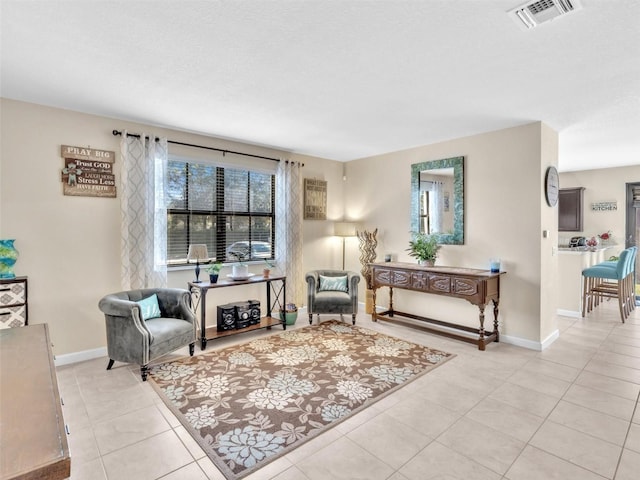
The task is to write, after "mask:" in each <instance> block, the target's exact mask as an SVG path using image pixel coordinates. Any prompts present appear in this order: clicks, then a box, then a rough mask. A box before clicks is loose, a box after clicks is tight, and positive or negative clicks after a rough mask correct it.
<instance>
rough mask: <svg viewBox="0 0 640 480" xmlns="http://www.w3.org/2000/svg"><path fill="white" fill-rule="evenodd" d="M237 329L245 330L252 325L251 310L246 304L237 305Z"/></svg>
mask: <svg viewBox="0 0 640 480" xmlns="http://www.w3.org/2000/svg"><path fill="white" fill-rule="evenodd" d="M235 307H236V328H245V327H248V326H249V325H251V309H250V308H249V304H248V303H246V302H243V303H236V304H235Z"/></svg>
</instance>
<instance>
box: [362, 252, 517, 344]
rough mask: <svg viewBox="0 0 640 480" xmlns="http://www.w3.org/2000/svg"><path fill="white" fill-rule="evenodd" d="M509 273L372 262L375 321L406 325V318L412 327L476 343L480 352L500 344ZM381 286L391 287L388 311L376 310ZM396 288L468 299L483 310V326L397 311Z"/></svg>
mask: <svg viewBox="0 0 640 480" xmlns="http://www.w3.org/2000/svg"><path fill="white" fill-rule="evenodd" d="M505 273H506V272H498V273H492V272H490V271H489V270H478V269H475V268H459V267H425V266H422V265H417V264H414V263H402V262H385V263H372V264H371V275H372V284H373V288H372V290H373V313H372V315H371V317H372V320H373V321H374V322H375V321H378V320H387V321H396V322H402V321H403V318H404V319H409V320H408V321H405V323H407V324H408V325H410V326H417V327H419V328H422V329H426V330H429V331H431V332H433V333H437V334H440V335H445V336H449V337H452V338H456V339H458V340H463V341H466V342H471V343H475V344H477V345H478V348H479V349H480V350H484V349H485V345H486V344H487V343H490V342H493V341H495V342H497V341H499V333H498V303H499V301H500V276H501V275H504V274H505ZM380 287H389V309H388V310H386V311H384V312H378V311H377V310H376V290H377V289H378V288H380ZM394 288H401V289H404V290H413V291H416V292H422V293H431V294H435V295H445V296H447V297H454V298H460V299H463V300H467V301H468V302H470V303H472V304H473V305H476V306H477V307H478V309H479V312H480V313H479V326H478V328H472V327H467V326H465V325H458V324H454V323H450V322H444V321H441V320H436V319H433V318H429V317H424V316H420V315H415V314H413V313H407V312H401V311H397V310H394V307H393V289H394ZM489 302H493V331H492V332H487V331H486V330H485V327H484V309H485V306H486V305H487V304H488V303H489ZM396 316H397V317H400V318H397V317H396ZM416 321H417V322H416Z"/></svg>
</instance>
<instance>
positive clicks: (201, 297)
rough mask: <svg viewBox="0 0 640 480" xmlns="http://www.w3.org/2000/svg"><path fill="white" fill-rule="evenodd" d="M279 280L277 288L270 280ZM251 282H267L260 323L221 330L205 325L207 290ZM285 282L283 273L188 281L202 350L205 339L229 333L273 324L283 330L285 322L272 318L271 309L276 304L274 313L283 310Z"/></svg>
mask: <svg viewBox="0 0 640 480" xmlns="http://www.w3.org/2000/svg"><path fill="white" fill-rule="evenodd" d="M274 281H277V282H279V284H280V285H279V288H277V289H276V287H275V286H274V285H272V282H274ZM253 283H266V284H267V315H266V316H264V317H262V318H261V319H260V323H258V324H256V325H250V326H248V327H245V328H240V329H234V330H222V331H218V329H217V327H216V326H211V327H207V292H208V291H209V290H215V289H218V288H226V287H236V286H239V285H249V284H253ZM286 283H287V277H286V276H284V275H271V276H269V277H263V276H262V275H254V276H252V277H249V278H248V279H247V280H223V279H219V280H218V282H217V283H209V282H198V283H196V282H189V291H190V292H191V299H192V302H191V303H192V304H193V305H194V310H196V311H197V309H198V306H199V308H200V348H201V349H202V350H204V349H205V348H207V340H215V339H216V338H221V337H227V336H229V335H236V334H239V333H244V332H250V331H252V330H258V329H261V328H271V327H272V326H274V325H282V328H283V329H284V330H286V329H287V323H286V321H284V320H280V318H274V317H272V316H271V312H272V309H273V308H274V307H275V306H276V305H278V306H279V307H280V308H279V309H277V310H276V315H277V314H278V311H279V310H284V308H285V305H286V298H285V293H286ZM272 292H273V293H274V295H275V296H274V298H273V302H272V301H271V293H272Z"/></svg>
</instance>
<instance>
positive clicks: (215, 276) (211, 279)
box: [209, 273, 218, 283]
mask: <svg viewBox="0 0 640 480" xmlns="http://www.w3.org/2000/svg"><path fill="white" fill-rule="evenodd" d="M209 283H218V274H217V273H210V274H209Z"/></svg>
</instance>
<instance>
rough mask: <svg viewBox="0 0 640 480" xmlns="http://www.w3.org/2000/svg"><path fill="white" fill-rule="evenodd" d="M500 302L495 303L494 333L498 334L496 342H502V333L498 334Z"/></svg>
mask: <svg viewBox="0 0 640 480" xmlns="http://www.w3.org/2000/svg"><path fill="white" fill-rule="evenodd" d="M498 303H499V301H498V300H494V301H493V332H494V333H495V334H496V342H499V341H500V333H499V332H498Z"/></svg>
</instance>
